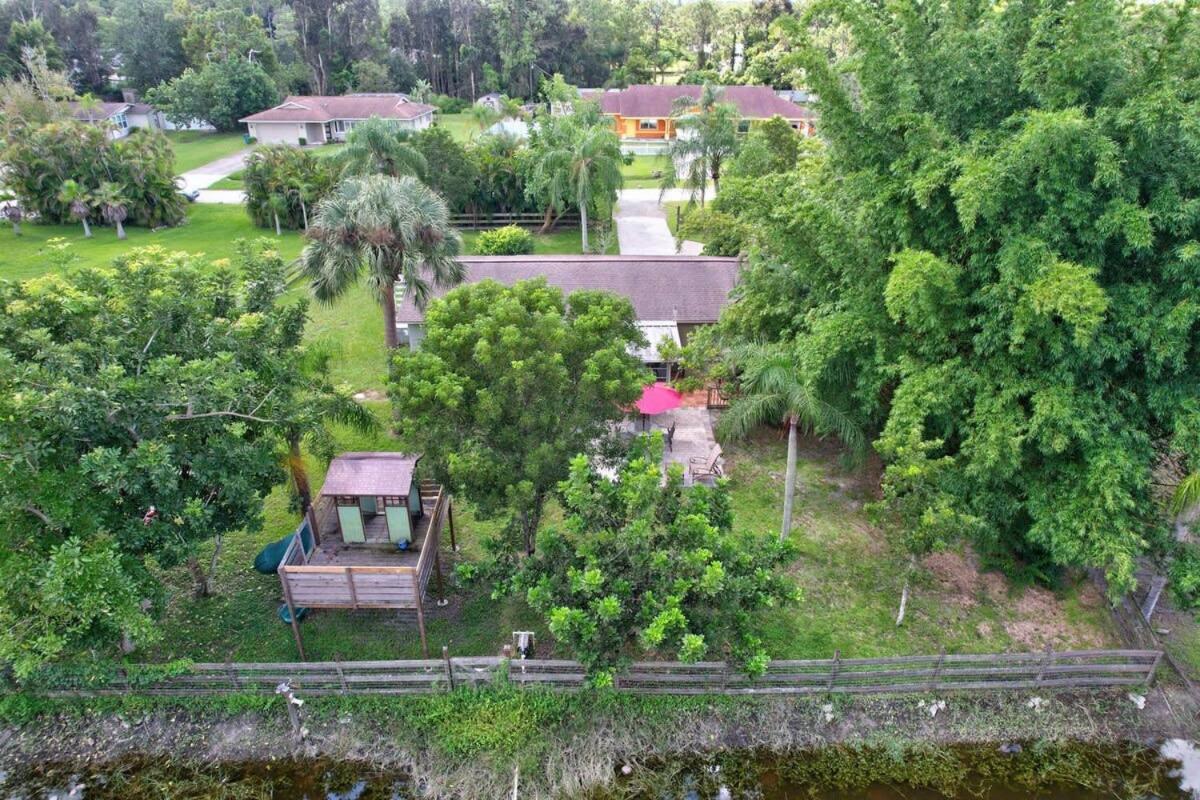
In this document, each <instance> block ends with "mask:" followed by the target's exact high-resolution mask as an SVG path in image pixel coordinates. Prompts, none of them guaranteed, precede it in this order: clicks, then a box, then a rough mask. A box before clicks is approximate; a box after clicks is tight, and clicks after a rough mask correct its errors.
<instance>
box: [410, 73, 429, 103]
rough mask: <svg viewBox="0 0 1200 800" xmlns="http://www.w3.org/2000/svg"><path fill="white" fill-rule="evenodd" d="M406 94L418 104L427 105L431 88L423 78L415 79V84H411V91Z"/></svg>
mask: <svg viewBox="0 0 1200 800" xmlns="http://www.w3.org/2000/svg"><path fill="white" fill-rule="evenodd" d="M408 94H409V96H410V97H411V98H412V99H413V100H416V101H417V102H418V103H428V102H429V98H430V97H432V96H433V86H432V85H431V84H430V83H429V81H427V80H425V79H424V78H417V82H416V83H414V84H413V87H412V91H411V92H409V93H408Z"/></svg>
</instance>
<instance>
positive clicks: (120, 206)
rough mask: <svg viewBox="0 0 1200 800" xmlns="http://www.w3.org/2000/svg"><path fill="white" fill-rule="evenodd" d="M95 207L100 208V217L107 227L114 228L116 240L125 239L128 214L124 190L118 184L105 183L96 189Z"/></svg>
mask: <svg viewBox="0 0 1200 800" xmlns="http://www.w3.org/2000/svg"><path fill="white" fill-rule="evenodd" d="M95 200H96V205H98V206H100V215H101V216H102V217H104V221H105V222H107V223H108V224H109V225H112V226H114V227H116V229H117V238H118V239H124V238H125V218H126V216H128V214H129V209H128V206H127V204H128V202H129V201H128V200H127V199H126V197H125V190H124V189H122V188H121V186H120V184H117V183H113V182H112V181H105V182H104V183H102V184H100V188H98V189H96V198H95Z"/></svg>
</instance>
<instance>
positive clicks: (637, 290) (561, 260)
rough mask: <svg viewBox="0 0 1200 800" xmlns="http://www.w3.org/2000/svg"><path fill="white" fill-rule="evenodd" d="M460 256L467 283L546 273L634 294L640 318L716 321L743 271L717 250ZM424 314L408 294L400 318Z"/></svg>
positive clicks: (570, 287)
mask: <svg viewBox="0 0 1200 800" xmlns="http://www.w3.org/2000/svg"><path fill="white" fill-rule="evenodd" d="M459 261H460V262H462V265H463V266H464V267H466V278H465V279H464V283H476V282H478V281H482V280H485V279H488V278H490V279H492V280H495V281H498V282H500V283H503V284H505V285H511V284H513V283H516V282H517V281H520V280H526V279H528V278H537V277H539V276H544V277H545V278H546V282H547V283H549V284H550V285H551V286H557V287H559V288H560V289H562V290H563V292H564V293H568V294H569V293H570V292H573V291H575V290H577V289H602V290H605V291H609V292H613V293H615V294H619V295H622V296H624V297H628V298H629V300H630V302H631V303H633V311H634V316H635V317H636V318H637V319H638V320H654V321H675V322H696V323H703V322H716V321H717V318H718V317H719V316H720V314H721V309H722V308H724V307H725V304H726V303H727V302H728V301H729V292H730V291H731V290H732V289H733V287H734V284H736V283H737V276H738V261H737V259H736V258H717V257H712V256H584V255H578V256H471V257H468V258H460V259H459ZM446 291H447V290H445V289H435V290H434V294H435V296H438V297H440V296H441V295H443V294H445V293H446ZM424 318H425V315H424V313H423V312H421V311H420V310H419V309H418V308H417V307H416V305H415V304H414V303H413V301H412V297H411V295H408V294H406V295H405V297H404V299H403V300H401V301H400V303H399V308H398V309H397V313H396V321H397V322H401V323H409V322H421V321H422V320H424Z"/></svg>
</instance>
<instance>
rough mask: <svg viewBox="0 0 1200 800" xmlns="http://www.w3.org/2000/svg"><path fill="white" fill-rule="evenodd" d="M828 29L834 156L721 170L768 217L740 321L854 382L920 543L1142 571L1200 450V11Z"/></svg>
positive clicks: (1050, 5) (1092, 6) (841, 384)
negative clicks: (1183, 471) (1156, 474)
mask: <svg viewBox="0 0 1200 800" xmlns="http://www.w3.org/2000/svg"><path fill="white" fill-rule="evenodd" d="M805 22H806V23H807V25H808V27H804V26H802V25H800V24H797V25H795V26H793V27H792V28H790V29H788V35H789V36H790V50H791V52H792V58H793V59H794V60H793V62H792V65H793V66H797V65H798V66H802V67H803V68H804V69H805V72H806V74H807V76H808V80H809V83H810V85H811V87H812V88H813V90H814V91H815V92H816V94H817V95H818V96H819V97H820V101H819V113H820V119H821V124H820V129H821V133H822V136H823V138H824V139H825V141H826V142H827V153H826V154H825V155H823V156H814V157H811V158H806V159H803V160H802V162H801V163H800V165H799V166H798V168H797V169H796V170H795V171H794V172H791V173H779V174H775V175H770V176H766V177H765V178H756V179H753V180H751V179H745V180H742V179H739V181H738V185H737V186H734V185H733V182H732V181H731V182H730V185H727V186H726V187H725V188H724V189H723V191H722V200H723V202H725V201H726V198H728V202H727V205H726V208H727V209H730V208H732V209H733V210H734V211H735V212H737V213H740V214H741V215H742V217H743V219H744V220H746V221H749V222H752V223H753V225H754V226H755V227H756V228H757V231H758V232H757V234H756V235H755V237H754V238H755V241H756V242H757V251H756V255H755V257H754V258H753V259H752V263H751V265H750V267H749V269H748V270H747V272H746V274H745V276H744V280H743V284H742V289H741V292H742V295H743V302H742V303H739V304H737V307H736V308H735V310H734V311H732V312H731V314H730V316H729V319H728V321H727V325H728V326H729V328H730V329H731V330H733V331H736V332H740V333H741V334H743V335H746V336H750V337H771V338H777V339H786V340H794V341H795V344H796V347H797V348H798V352H800V353H801V355H802V357H803V359H804V362H805V371H806V373H807V374H808V375H810V376H811V380H812V381H814V382H815V385H817V386H818V387H823V388H824V389H827V390H830V391H835V392H839V393H845V394H848V395H850V396H852V397H854V398H855V403H856V406H857V408H858V410H859V412H860V413H861V414H862V415H863V416H864V417H865V418H868V419H870V420H872V421H873V423H874V424H875V425H876V426H878V430H879V437H878V439H877V441H876V448H877V450H878V451H879V453H880V454H881V455H882V456H883V457H884V458H885V460H886V462H887V469H886V474H885V477H884V487H883V488H884V504H885V507H886V508H887V509H890V510H891V511H892V512H894V513H895V515H896V516H895V517H894V518H895V519H896V521H897V523H898V524H899V525H901V526H902V527H903V528H904V529H905V530H907V531H910V532H912V533H913V537H914V539H915V540H916V541H938V540H944V539H945V538H947V537H948V536H951V535H954V534H956V533H963V532H975V533H979V534H980V535H981V536H982V537H983V543H984V544H985V545H986V546H987V549H988V551H989V552H991V553H1003V554H1010V555H1016V556H1019V557H1020V558H1021V559H1023V560H1024V561H1026V562H1029V561H1035V562H1040V564H1041V565H1044V566H1047V567H1049V566H1051V565H1084V566H1092V567H1099V568H1101V569H1103V570H1105V572H1106V573H1107V575H1108V578H1109V581H1110V586H1111V587H1112V588H1113V590H1114V591H1122V590H1125V589H1128V588H1129V587H1130V586H1131V585H1132V584H1133V582H1134V578H1133V574H1134V564H1135V559H1136V558H1137V556H1138V555H1139V554H1141V553H1143V552H1144V551H1145V550H1146V549H1147V547H1148V545H1149V543H1150V542H1152V541H1155V540H1156V539H1157V538H1158V537H1159V534H1160V533H1161V532H1162V531H1163V529H1164V528H1165V520H1164V518H1163V515H1162V514H1161V511H1160V510H1159V506H1157V505H1156V504H1155V503H1154V502H1153V499H1152V497H1151V483H1152V475H1151V473H1152V469H1153V466H1154V465H1155V463H1157V461H1158V460H1159V459H1160V457H1161V456H1162V455H1163V454H1164V452H1165V451H1169V452H1174V453H1181V454H1185V455H1186V456H1187V457H1188V459H1189V460H1190V462H1191V463H1195V461H1194V459H1195V458H1196V457H1197V456H1200V434H1198V432H1200V349H1198V348H1200V304H1198V303H1197V297H1198V294H1197V292H1198V291H1200V283H1198V281H1197V277H1196V276H1197V271H1196V264H1197V259H1198V258H1200V256H1198V253H1200V244H1198V242H1200V216H1197V215H1196V214H1194V213H1192V209H1193V207H1194V206H1196V204H1197V203H1198V202H1200V129H1197V126H1196V124H1195V120H1196V119H1197V118H1200V117H1198V112H1200V101H1198V99H1197V98H1200V62H1198V61H1197V57H1196V54H1197V52H1200V50H1198V47H1197V46H1198V44H1200V24H1198V23H1200V20H1198V15H1197V13H1196V11H1195V8H1194V6H1192V5H1190V4H1182V5H1156V6H1126V5H1123V4H1119V3H1116V2H1110V1H1109V0H1096V1H1095V2H1087V3H1075V4H1063V3H1059V2H1056V1H1055V0H1029V1H1028V2H1017V3H1007V4H1001V5H990V4H984V5H979V4H971V3H965V2H945V3H935V4H920V3H913V2H902V3H900V4H890V5H888V6H886V7H884V6H879V5H874V4H870V3H866V2H859V0H834V2H829V3H822V4H819V5H817V6H814V7H813V8H812V9H811V10H810V11H809V12H808V14H807V17H806V19H805ZM830 26H837V27H838V28H839V30H841V31H843V32H844V33H845V36H846V42H845V44H844V45H843V46H840V47H837V48H829V47H824V46H820V44H819V42H818V40H817V39H816V36H817V35H818V32H819V31H827V30H829V29H830ZM810 30H811V31H813V32H814V33H813V34H812V35H810ZM735 198H736V202H735Z"/></svg>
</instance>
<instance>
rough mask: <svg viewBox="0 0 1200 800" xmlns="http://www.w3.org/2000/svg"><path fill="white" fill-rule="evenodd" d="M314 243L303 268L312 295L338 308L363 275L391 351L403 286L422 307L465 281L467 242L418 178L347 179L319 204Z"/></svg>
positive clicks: (312, 232) (304, 256) (438, 199)
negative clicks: (439, 290)
mask: <svg viewBox="0 0 1200 800" xmlns="http://www.w3.org/2000/svg"><path fill="white" fill-rule="evenodd" d="M308 237H309V243H308V245H307V246H306V247H305V248H304V252H303V253H302V254H301V255H300V263H301V271H302V272H303V273H304V275H305V276H306V277H307V278H308V279H309V281H310V283H311V285H312V290H313V294H314V295H315V296H316V298H317V299H318V300H319V301H321V302H323V303H332V302H333V301H334V300H336V299H337V298H338V297H340V296H341V295H342V294H343V293H344V292H346V290H348V289H349V288H350V287H351V286H353V285H354V284H355V283H356V282H357V281H358V279H359V278H360V277H361V276H362V275H363V273H364V271H365V272H366V277H367V281H368V282H369V283H370V285H371V288H372V289H373V290H374V292H375V297H376V299H377V300H378V301H379V302H380V303H381V304H382V305H383V320H384V326H385V328H384V338H385V341H386V342H387V346H388V347H389V348H394V347H396V345H397V344H398V341H397V338H396V282H397V281H400V280H402V281H403V290H404V291H406V292H411V293H412V296H413V299H414V301H415V302H416V303H417V305H418V306H419V307H422V308H423V307H424V306H425V303H426V302H427V301H428V299H429V294H430V291H431V288H432V286H453V285H455V284H457V283H460V282H461V281H462V279H463V266H462V264H460V263H459V262H458V260H457V258H456V257H457V256H458V253H459V249H460V246H461V243H460V240H459V237H458V234H457V233H456V232H455V231H454V229H453V228H451V227H450V215H449V212H448V211H447V209H446V202H445V201H444V200H442V198H441V197H439V196H438V195H437V193H436V192H434V191H433V190H432V189H430V188H429V187H428V186H426V185H425V184H423V183H421V182H420V181H419V180H417V179H416V178H412V177H407V176H406V177H403V178H392V177H388V176H386V175H370V176H367V177H365V178H349V179H347V180H344V181H342V182H341V183H340V184H338V186H337V188H336V189H334V190H333V192H331V193H330V194H329V195H328V196H327V197H326V198H325V199H324V200H322V201H321V203H320V204H319V205H318V206H317V211H316V214H315V215H314V219H313V222H312V226H311V227H310V228H309V230H308Z"/></svg>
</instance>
